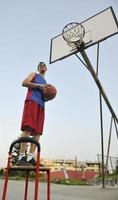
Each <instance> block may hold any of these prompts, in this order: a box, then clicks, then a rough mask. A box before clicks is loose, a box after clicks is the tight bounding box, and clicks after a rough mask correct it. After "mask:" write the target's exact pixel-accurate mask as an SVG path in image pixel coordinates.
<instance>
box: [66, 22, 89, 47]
mask: <svg viewBox="0 0 118 200" xmlns="http://www.w3.org/2000/svg"><path fill="white" fill-rule="evenodd" d="M84 35H85V29H84V27H83V26H82V25H81V24H79V23H77V22H72V23H69V24H67V25H66V26H65V27H64V28H63V31H62V36H63V39H64V40H65V41H66V42H67V44H68V45H70V46H72V45H74V46H75V47H76V48H80V46H81V44H82V43H83V38H84Z"/></svg>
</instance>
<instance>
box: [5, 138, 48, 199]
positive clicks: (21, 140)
mask: <svg viewBox="0 0 118 200" xmlns="http://www.w3.org/2000/svg"><path fill="white" fill-rule="evenodd" d="M25 142H26V143H33V144H35V145H36V146H37V162H36V166H11V165H10V164H11V159H12V149H13V147H14V145H15V144H16V143H25ZM13 170H14V171H16V170H20V171H26V181H25V193H24V200H27V192H28V178H29V172H30V171H35V173H36V177H35V192H34V200H38V183H39V172H40V171H42V172H46V173H47V177H48V178H47V200H50V169H49V168H45V167H40V144H39V143H38V142H37V141H36V140H35V139H34V138H30V137H21V138H19V139H17V140H15V141H14V142H13V143H12V144H11V146H10V148H9V155H8V162H7V168H6V175H5V182H4V188H3V195H2V200H6V193H7V186H8V179H9V172H10V171H13Z"/></svg>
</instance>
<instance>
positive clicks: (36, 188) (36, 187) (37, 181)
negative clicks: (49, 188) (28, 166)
mask: <svg viewBox="0 0 118 200" xmlns="http://www.w3.org/2000/svg"><path fill="white" fill-rule="evenodd" d="M39 168H40V152H37V164H36V179H35V193H34V200H38V183H39V170H40V169H39Z"/></svg>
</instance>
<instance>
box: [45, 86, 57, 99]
mask: <svg viewBox="0 0 118 200" xmlns="http://www.w3.org/2000/svg"><path fill="white" fill-rule="evenodd" d="M56 94H57V90H56V88H55V87H54V86H53V85H48V86H47V87H45V89H44V90H43V96H44V99H45V100H52V99H54V98H55V96H56Z"/></svg>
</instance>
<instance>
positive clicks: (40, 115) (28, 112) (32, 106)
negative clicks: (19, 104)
mask: <svg viewBox="0 0 118 200" xmlns="http://www.w3.org/2000/svg"><path fill="white" fill-rule="evenodd" d="M44 116H45V112H44V108H42V107H41V106H40V105H39V104H37V103H36V102H34V101H32V100H26V101H25V105H24V110H23V116H22V123H21V130H22V131H29V132H31V135H42V132H43V125H44Z"/></svg>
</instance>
